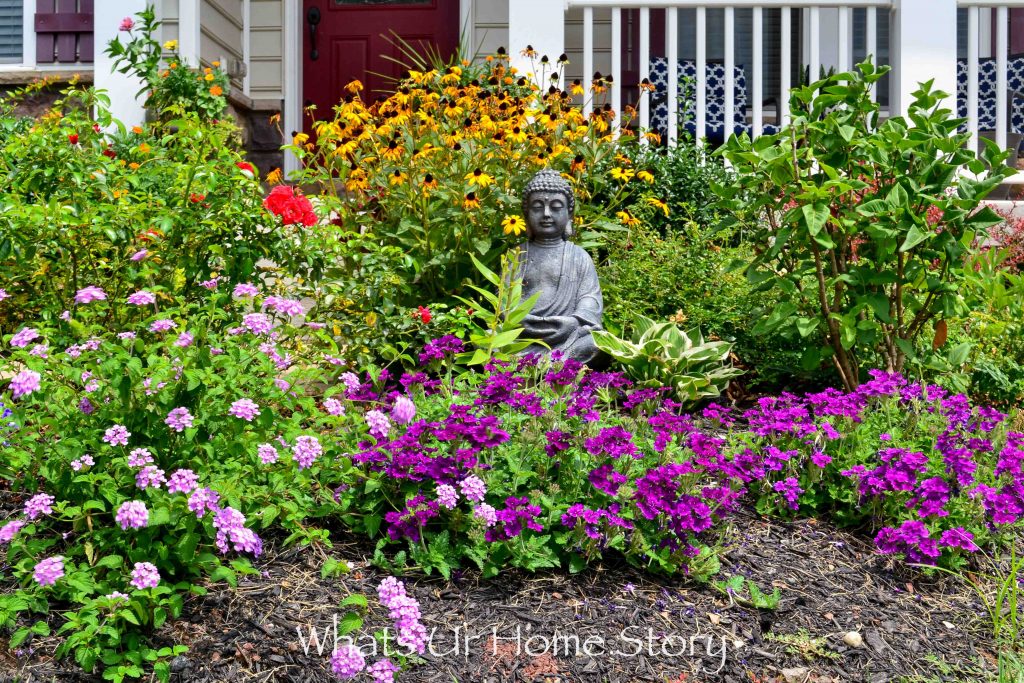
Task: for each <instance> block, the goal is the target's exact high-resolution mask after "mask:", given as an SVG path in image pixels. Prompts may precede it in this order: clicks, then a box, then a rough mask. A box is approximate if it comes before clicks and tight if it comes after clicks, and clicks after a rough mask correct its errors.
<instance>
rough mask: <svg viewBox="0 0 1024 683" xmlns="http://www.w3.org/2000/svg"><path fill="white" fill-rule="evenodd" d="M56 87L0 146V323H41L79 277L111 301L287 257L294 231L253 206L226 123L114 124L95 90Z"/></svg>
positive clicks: (245, 167)
mask: <svg viewBox="0 0 1024 683" xmlns="http://www.w3.org/2000/svg"><path fill="white" fill-rule="evenodd" d="M63 94H64V97H63V98H62V99H61V100H60V101H58V102H57V103H56V105H55V108H54V109H53V110H51V111H50V112H48V113H47V114H45V115H43V116H42V117H40V118H39V120H37V121H35V122H34V123H33V125H32V127H31V129H30V130H29V131H28V132H27V133H26V134H24V135H13V136H10V137H8V138H7V139H6V141H5V142H4V144H3V145H2V147H0V270H2V272H3V280H2V282H0V287H3V288H4V289H5V290H6V291H7V294H8V295H9V296H10V299H9V300H8V301H7V302H5V304H6V305H0V306H2V307H0V326H3V327H8V326H10V325H12V324H13V322H15V321H17V320H32V319H35V318H36V317H37V316H39V315H42V316H43V317H44V318H45V319H47V320H53V319H55V318H56V317H57V316H59V315H60V314H61V313H62V312H63V311H66V310H71V309H73V308H74V306H75V304H74V297H75V294H76V292H77V291H78V290H80V289H82V288H83V287H85V286H86V285H87V284H97V283H102V285H103V287H104V288H105V289H106V290H107V291H108V293H109V294H110V296H111V297H113V298H117V299H119V298H121V297H123V296H125V295H127V294H128V293H130V292H132V291H134V290H135V289H138V288H142V287H152V288H155V289H157V290H160V291H161V292H166V293H168V294H171V295H177V294H180V293H182V292H194V291H195V290H196V288H195V287H194V285H195V284H196V283H198V282H203V281H207V280H210V279H211V278H213V277H215V276H217V275H227V276H228V277H231V278H233V279H236V280H238V279H248V277H249V274H251V273H252V272H253V270H254V269H255V265H256V262H257V261H258V260H259V259H261V258H268V257H269V258H273V259H274V260H275V261H277V262H278V263H280V264H282V265H287V263H288V262H289V261H290V260H291V258H292V255H293V254H294V253H295V251H296V250H295V249H294V248H293V246H292V245H293V244H294V242H293V239H294V236H295V235H296V234H297V233H299V232H300V229H299V228H297V227H295V226H289V227H287V228H283V227H281V226H280V222H279V221H276V220H274V219H273V217H272V216H270V215H268V214H267V213H265V212H264V211H263V209H262V206H261V203H262V200H263V197H262V191H261V188H260V184H259V182H258V180H257V179H256V178H255V177H254V169H253V168H252V167H251V166H250V165H249V164H247V163H246V162H244V161H243V157H242V156H241V154H240V153H239V152H237V151H235V150H236V146H235V145H234V144H233V141H234V138H235V134H236V131H235V128H234V127H233V126H232V125H231V124H230V123H227V122H221V123H219V124H204V123H201V122H200V121H199V120H198V119H197V118H196V117H195V115H191V116H183V117H181V118H178V119H175V121H174V122H173V123H166V124H154V125H150V126H147V127H145V128H143V127H136V128H133V129H132V130H122V129H121V127H120V124H118V123H117V122H115V121H113V120H112V119H111V117H110V114H109V112H108V111H107V109H106V98H105V96H103V95H100V94H97V93H95V92H93V91H92V90H79V89H76V88H71V89H69V90H66V91H65V92H64V93H63ZM93 108H95V110H96V120H95V121H93V120H92V118H90V115H89V113H90V109H93ZM62 112H63V113H62ZM9 121H10V120H9V119H8V122H9ZM2 125H5V124H4V123H3V122H0V126H2ZM109 127H115V128H117V129H119V130H121V132H118V133H115V134H113V135H107V134H105V133H104V132H102V131H103V130H104V129H106V128H109ZM118 310H120V309H117V308H113V307H112V308H110V309H108V313H109V314H110V315H111V316H112V318H111V320H110V321H108V322H110V323H111V324H114V325H117V324H119V323H120V321H118V320H116V319H115V317H114V316H116V314H117V312H118Z"/></svg>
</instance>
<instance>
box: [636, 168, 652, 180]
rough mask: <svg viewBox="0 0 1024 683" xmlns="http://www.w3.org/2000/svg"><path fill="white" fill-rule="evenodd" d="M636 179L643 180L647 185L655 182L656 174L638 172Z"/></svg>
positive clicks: (644, 171) (645, 171)
mask: <svg viewBox="0 0 1024 683" xmlns="http://www.w3.org/2000/svg"><path fill="white" fill-rule="evenodd" d="M636 177H637V179H638V180H642V181H644V182H645V183H653V182H654V174H653V173H651V172H650V171H647V170H643V171H637V174H636Z"/></svg>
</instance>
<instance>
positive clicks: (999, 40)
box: [996, 5, 1010, 149]
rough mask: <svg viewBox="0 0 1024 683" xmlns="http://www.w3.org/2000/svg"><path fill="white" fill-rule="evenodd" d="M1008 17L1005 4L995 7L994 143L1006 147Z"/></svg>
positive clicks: (1007, 124) (1007, 118) (1007, 125)
mask: <svg viewBox="0 0 1024 683" xmlns="http://www.w3.org/2000/svg"><path fill="white" fill-rule="evenodd" d="M1009 28H1010V17H1009V11H1008V10H1007V8H1006V6H1005V5H1000V6H999V8H998V9H996V144H997V145H999V148H1000V149H1006V129H1007V128H1008V127H1009V125H1010V121H1009V117H1008V116H1007V115H1006V107H1007V97H1006V52H1007V47H1006V45H1007V43H1008V42H1009Z"/></svg>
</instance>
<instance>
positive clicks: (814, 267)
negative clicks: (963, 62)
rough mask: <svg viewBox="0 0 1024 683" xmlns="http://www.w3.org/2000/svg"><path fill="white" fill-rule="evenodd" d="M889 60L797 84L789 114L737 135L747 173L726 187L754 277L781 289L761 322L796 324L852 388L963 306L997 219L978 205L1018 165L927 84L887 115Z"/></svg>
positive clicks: (775, 326)
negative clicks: (878, 98)
mask: <svg viewBox="0 0 1024 683" xmlns="http://www.w3.org/2000/svg"><path fill="white" fill-rule="evenodd" d="M887 70H888V69H887V68H886V67H882V68H878V69H876V68H875V67H874V66H873V65H872V64H871V63H870V62H865V63H863V64H860V65H858V69H857V71H854V72H850V73H843V74H838V75H834V76H831V77H829V78H826V79H823V80H820V81H817V82H815V83H812V84H811V85H809V86H806V87H802V88H797V89H795V90H793V91H792V94H791V98H790V111H791V112H792V116H793V118H792V121H791V123H790V125H789V126H787V127H786V128H785V129H784V130H782V131H781V132H780V133H779V134H777V135H767V136H763V137H760V138H758V139H757V140H755V141H751V140H750V139H749V138H746V137H733V138H731V139H730V140H729V141H728V142H727V143H726V144H725V146H724V147H723V148H722V150H721V154H722V155H723V156H724V157H725V158H726V159H727V160H728V161H729V162H730V163H731V164H732V165H733V167H734V168H735V171H736V178H737V179H736V182H735V183H725V184H722V185H719V186H716V191H718V192H720V193H721V194H722V196H723V199H724V203H723V205H722V206H723V210H727V211H730V212H731V213H732V216H730V217H729V218H728V219H727V220H726V221H725V222H724V224H725V225H729V226H736V225H740V226H742V227H743V229H744V230H745V231H746V234H747V235H748V236H749V238H750V241H751V243H752V244H754V245H756V249H757V252H756V253H755V255H754V257H753V258H752V259H751V261H750V262H749V265H748V268H747V277H748V278H749V279H750V281H751V283H753V284H755V285H757V286H758V289H759V290H763V291H770V290H777V291H779V292H781V298H782V300H783V301H784V303H781V304H780V305H778V306H777V307H776V308H775V310H774V311H772V313H771V315H769V316H768V317H767V318H765V319H764V320H761V321H760V322H759V323H758V325H757V326H756V327H755V332H758V333H761V334H778V333H780V332H781V331H791V330H795V331H796V332H797V333H798V334H799V337H800V338H801V339H803V340H804V342H803V343H804V353H803V359H802V361H803V365H804V367H805V368H808V369H813V368H817V367H818V366H820V365H821V364H822V363H823V362H825V361H828V362H829V363H831V364H832V365H834V366H835V367H836V369H837V370H838V372H839V374H840V377H841V379H842V382H843V384H844V386H845V387H846V388H847V389H852V388H855V387H856V386H857V385H858V384H859V383H860V382H861V381H862V379H863V376H862V375H863V369H864V368H865V367H872V365H873V364H875V363H877V364H878V365H881V366H883V367H885V368H887V369H888V370H890V371H900V370H902V368H903V367H904V365H905V364H906V362H907V360H908V358H914V357H915V355H916V353H917V346H916V343H917V340H918V337H919V336H920V335H921V333H922V331H923V330H924V329H925V327H926V325H928V324H929V323H930V322H933V321H939V320H942V319H945V318H952V317H955V316H957V315H961V314H963V313H964V311H965V310H966V304H965V301H964V298H963V296H962V293H961V284H962V282H963V279H964V257H965V256H966V255H967V254H968V253H969V252H970V250H971V248H972V242H973V241H974V237H975V235H976V234H978V233H980V232H982V231H984V230H985V229H987V228H988V227H990V226H992V225H993V224H995V223H996V222H998V220H999V219H998V217H997V216H996V215H995V214H994V213H993V212H992V211H991V210H990V209H987V208H986V209H981V210H979V209H978V206H979V204H980V202H981V200H982V199H983V198H984V197H985V195H986V194H988V193H989V192H990V191H991V190H992V189H993V188H995V187H996V186H997V185H998V184H999V183H1000V182H1001V180H1002V178H1004V177H1005V176H1006V175H1007V174H1009V173H1012V171H1011V170H1009V169H1007V168H1006V167H1005V165H1004V164H1003V161H1004V160H1005V158H1006V153H1005V152H1002V151H1000V150H998V149H997V148H996V147H995V146H994V145H993V144H986V147H985V150H984V151H983V153H982V159H980V160H979V159H976V158H974V156H973V153H972V152H970V151H968V150H967V146H966V141H967V139H968V135H967V134H966V133H958V132H957V126H958V125H959V124H960V121H959V120H957V119H955V118H953V117H952V116H951V113H950V111H949V110H948V109H945V108H943V107H942V106H941V104H940V102H941V100H942V98H944V97H946V96H947V95H946V94H945V93H942V92H938V91H934V90H932V87H931V83H925V84H922V85H921V87H920V88H919V89H918V90H917V91H915V92H914V94H913V96H914V101H913V102H912V103H911V105H910V107H909V114H908V116H907V117H906V118H904V117H900V116H897V117H892V118H889V119H886V120H885V121H879V119H878V105H877V104H876V103H874V102H872V101H871V98H870V90H871V88H872V86H874V85H875V84H877V82H878V80H879V79H880V78H881V77H882V76H883V75H884V74H885V73H886V72H887ZM963 167H966V168H967V169H969V170H970V172H971V173H961V169H962V168H963ZM986 168H988V169H990V171H989V172H988V173H987V174H986V175H984V177H982V176H980V175H975V174H981V172H982V171H984V170H985V169H986Z"/></svg>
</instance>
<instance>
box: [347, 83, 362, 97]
mask: <svg viewBox="0 0 1024 683" xmlns="http://www.w3.org/2000/svg"><path fill="white" fill-rule="evenodd" d="M362 89H363V83H362V81H359V80H354V81H352V82H351V83H349V84H348V85H346V86H345V90H348V91H349V92H350V93H352V94H353V95H355V94H356V93H358V92H360V91H361V90H362Z"/></svg>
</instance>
